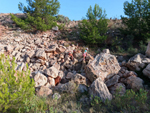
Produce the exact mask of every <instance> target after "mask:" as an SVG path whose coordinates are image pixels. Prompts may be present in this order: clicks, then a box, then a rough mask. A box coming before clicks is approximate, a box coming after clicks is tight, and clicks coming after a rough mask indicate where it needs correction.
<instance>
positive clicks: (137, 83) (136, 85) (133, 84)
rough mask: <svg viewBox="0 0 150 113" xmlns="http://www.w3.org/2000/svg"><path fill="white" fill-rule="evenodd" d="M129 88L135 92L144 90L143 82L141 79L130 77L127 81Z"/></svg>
mask: <svg viewBox="0 0 150 113" xmlns="http://www.w3.org/2000/svg"><path fill="white" fill-rule="evenodd" d="M126 84H127V88H131V89H133V90H134V91H138V90H140V88H143V80H142V79H141V78H139V77H135V76H130V77H128V78H127V79H126Z"/></svg>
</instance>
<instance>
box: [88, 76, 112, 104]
mask: <svg viewBox="0 0 150 113" xmlns="http://www.w3.org/2000/svg"><path fill="white" fill-rule="evenodd" d="M89 94H90V95H93V97H95V96H98V97H100V98H101V100H102V101H103V102H105V100H106V99H108V100H112V95H111V94H110V92H109V90H108V88H107V86H106V85H105V83H104V82H103V81H102V80H101V78H97V79H96V80H95V81H94V82H93V83H92V84H91V86H90V88H89Z"/></svg>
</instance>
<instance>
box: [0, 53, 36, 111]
mask: <svg viewBox="0 0 150 113" xmlns="http://www.w3.org/2000/svg"><path fill="white" fill-rule="evenodd" d="M15 67H16V64H15V59H14V58H13V60H12V61H10V59H9V57H8V58H5V57H4V55H1V56H0V106H1V107H0V111H7V110H8V109H9V110H11V111H13V110H14V111H13V112H15V111H16V110H17V109H19V108H23V106H24V103H23V102H24V101H25V100H26V99H30V97H32V96H33V95H34V93H35V89H34V81H33V80H32V79H30V76H29V75H30V71H29V70H28V71H26V72H19V71H15Z"/></svg>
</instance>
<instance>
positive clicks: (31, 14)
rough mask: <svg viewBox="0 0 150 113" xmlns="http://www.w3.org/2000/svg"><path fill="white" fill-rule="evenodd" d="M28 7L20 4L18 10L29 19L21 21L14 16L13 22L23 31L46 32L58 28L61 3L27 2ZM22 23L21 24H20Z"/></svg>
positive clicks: (42, 0)
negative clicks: (57, 22)
mask: <svg viewBox="0 0 150 113" xmlns="http://www.w3.org/2000/svg"><path fill="white" fill-rule="evenodd" d="M26 1H27V3H28V6H24V5H23V4H22V3H19V4H18V8H19V10H20V11H22V12H23V13H24V14H25V15H26V16H27V18H26V19H24V20H20V19H18V18H17V17H14V16H13V15H11V16H12V20H13V21H14V22H15V23H16V24H17V25H18V26H20V27H21V28H23V29H32V30H33V29H34V30H35V29H37V30H41V31H46V30H48V29H51V28H52V27H53V26H56V22H55V21H56V18H55V17H54V16H55V15H56V14H58V11H59V8H60V3H59V2H58V0H26ZM20 22H21V23H20Z"/></svg>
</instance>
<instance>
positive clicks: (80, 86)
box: [78, 84, 88, 93]
mask: <svg viewBox="0 0 150 113" xmlns="http://www.w3.org/2000/svg"><path fill="white" fill-rule="evenodd" d="M78 91H79V92H80V93H84V92H87V91H88V87H87V86H86V85H84V84H79V87H78Z"/></svg>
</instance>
